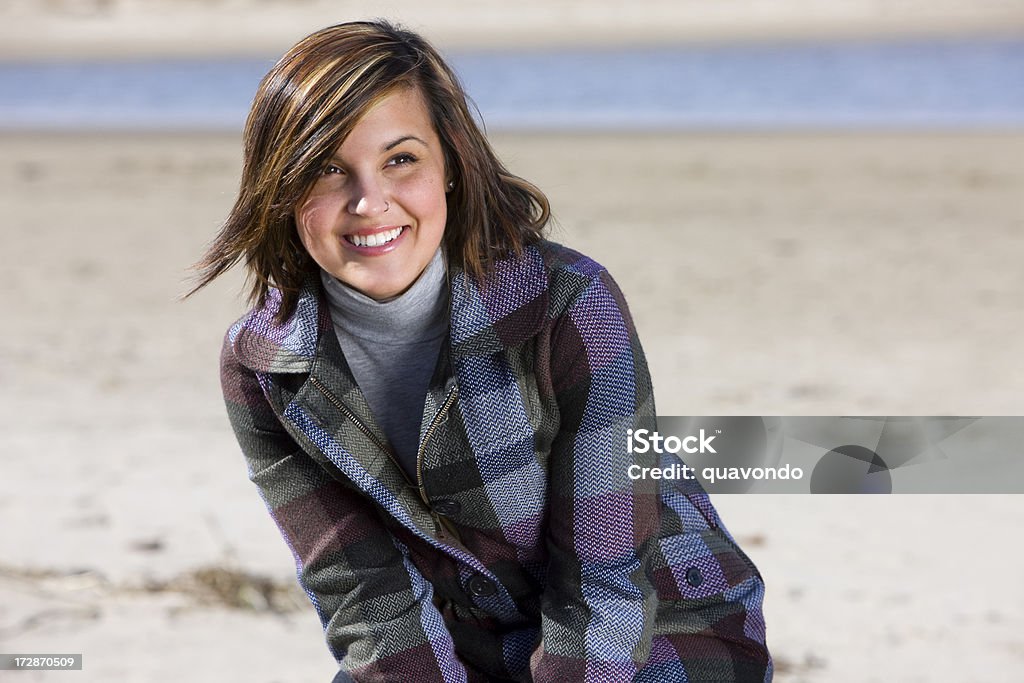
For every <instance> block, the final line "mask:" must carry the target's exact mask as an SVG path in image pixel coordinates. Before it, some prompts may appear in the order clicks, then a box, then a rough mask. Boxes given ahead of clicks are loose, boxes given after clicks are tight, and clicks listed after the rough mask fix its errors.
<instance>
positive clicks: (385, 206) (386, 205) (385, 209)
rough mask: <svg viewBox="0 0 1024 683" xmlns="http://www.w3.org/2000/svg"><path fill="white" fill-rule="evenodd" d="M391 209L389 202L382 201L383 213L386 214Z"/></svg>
mask: <svg viewBox="0 0 1024 683" xmlns="http://www.w3.org/2000/svg"><path fill="white" fill-rule="evenodd" d="M390 209H391V202H389V201H388V200H386V199H385V200H384V213H387V212H388V211H389V210H390Z"/></svg>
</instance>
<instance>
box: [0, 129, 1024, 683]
mask: <svg viewBox="0 0 1024 683" xmlns="http://www.w3.org/2000/svg"><path fill="white" fill-rule="evenodd" d="M495 144H496V147H497V148H498V150H499V152H500V153H501V155H502V156H503V158H504V159H505V160H506V161H507V163H508V164H509V166H511V168H512V169H513V170H515V171H516V172H518V173H520V174H522V175H523V176H525V177H528V178H530V179H532V180H534V181H536V182H537V183H538V184H539V185H540V186H541V187H543V188H544V189H545V190H546V191H547V192H548V193H549V195H550V197H551V200H552V203H553V205H554V207H555V212H556V215H557V218H558V225H557V227H556V230H555V231H554V233H553V236H554V237H555V238H556V239H558V240H560V241H563V242H566V243H568V244H570V245H572V246H575V247H577V248H579V249H581V250H582V251H584V252H586V253H588V254H590V255H591V256H593V257H594V258H596V259H597V260H599V261H601V262H603V263H605V264H606V265H607V266H608V267H609V269H610V270H611V272H612V274H613V275H614V276H615V277H616V279H617V280H618V281H619V282H620V284H621V285H622V287H623V289H624V291H625V293H626V295H627V297H628V300H629V302H630V305H631V308H632V311H633V314H634V316H635V318H636V323H637V327H638V329H639V331H640V334H641V337H642V339H643V341H644V344H645V347H646V349H647V352H648V355H649V360H650V365H651V369H652V373H653V377H654V382H655V389H656V395H657V400H658V405H659V412H660V413H661V414H824V415H831V414H836V415H839V414H883V415H885V414H980V415H998V414H1021V413H1022V403H1024V400H1022V398H1021V397H1022V396H1024V371H1022V366H1021V364H1020V362H1019V357H1018V356H1019V354H1018V349H1019V340H1020V338H1021V333H1022V331H1024V304H1022V297H1021V296H1020V292H1021V291H1022V289H1024V271H1022V269H1021V268H1020V261H1021V256H1022V255H1024V201H1022V199H1021V193H1020V188H1021V187H1022V186H1024V134H1020V133H1005V134H996V133H992V134H984V135H982V134H978V135H952V134H930V135H924V134H921V135H908V134H896V133H890V134H884V133H877V134H853V133H850V134H845V135H823V134H818V135H812V134H804V135H796V134H793V135H767V134H765V135H753V134H750V135H682V134H649V135H629V136H627V135H618V136H599V135H586V136H583V135H581V136H567V135H559V136H554V135H547V136H546V135H503V136H500V137H497V138H496V139H495ZM0 151H2V153H0V206H3V207H4V225H3V233H2V234H3V249H2V251H0V277H2V280H3V282H4V283H5V286H6V291H7V297H6V311H5V312H6V315H5V319H6V323H5V325H4V330H5V333H4V335H3V337H2V341H0V386H2V387H3V391H2V392H0V402H2V404H0V459H2V476H0V519H2V520H3V523H2V524H0V548H2V549H3V551H2V555H0V652H83V653H84V654H85V663H86V665H85V670H84V671H83V672H81V673H79V674H73V675H72V674H67V673H27V672H21V673H18V674H5V673H3V672H0V680H9V679H10V680H14V679H16V680H18V681H60V680H67V679H69V678H71V677H72V676H74V678H75V680H76V681H115V680H125V681H152V682H154V683H163V682H167V683H170V682H171V681H174V682H179V681H182V680H189V681H211V682H213V681H218V682H220V681H234V680H246V681H254V682H255V681H267V682H270V681H282V682H284V681H289V682H290V681H318V680H319V681H326V680H330V676H331V675H332V674H333V670H334V664H333V661H332V660H331V658H330V656H329V654H328V652H327V650H326V647H325V646H324V645H323V642H322V636H321V632H320V627H319V623H318V622H317V619H316V617H315V614H314V612H313V610H312V609H311V608H310V607H309V605H308V603H306V602H305V598H304V596H302V595H301V593H299V592H298V591H297V589H295V587H294V575H293V571H294V567H293V564H292V559H291V556H290V554H289V552H288V550H287V549H286V547H285V545H284V544H283V542H282V541H281V540H280V537H279V535H278V533H277V530H276V529H275V528H274V526H273V524H272V522H271V521H270V518H269V516H268V515H267V514H266V511H265V510H264V508H263V504H262V502H261V501H260V499H259V497H258V495H257V492H256V490H255V488H254V487H253V486H252V485H251V484H250V483H249V482H248V481H247V480H246V476H245V467H244V463H243V460H242V457H241V455H240V454H239V452H238V448H237V445H236V444H235V442H234V439H233V436H232V434H231V432H230V429H229V427H228V424H227V421H226V417H225V414H224V410H223V406H222V403H221V398H220V394H219V387H218V381H217V370H216V366H217V355H218V351H219V346H220V339H221V335H222V334H223V331H224V329H225V328H226V326H227V325H228V324H229V323H230V322H231V321H232V320H233V319H234V318H236V317H237V316H238V315H239V314H240V313H241V312H242V309H243V302H242V301H241V300H240V299H239V297H238V296H237V294H238V292H239V289H240V285H241V278H240V276H239V274H238V273H233V274H231V275H229V276H228V277H226V278H225V279H224V280H223V281H220V282H218V283H216V284H215V285H213V286H212V287H210V288H209V289H207V290H205V291H203V292H201V293H199V294H198V295H196V296H195V297H194V298H192V299H190V300H189V301H187V302H185V303H182V302H179V301H178V300H177V297H178V295H180V294H181V293H182V292H183V291H184V290H185V284H184V278H185V276H186V268H187V267H188V265H189V264H190V263H191V262H192V261H194V260H195V259H196V258H197V257H198V255H199V254H200V252H201V251H202V248H203V245H204V243H205V242H206V241H207V240H209V239H210V238H211V236H212V234H213V232H214V231H215V229H216V227H217V225H218V222H219V221H220V220H221V219H222V218H223V217H224V215H225V214H226V212H227V210H228V208H229V206H230V204H231V202H232V199H233V193H234V191H235V189H236V187H237V182H238V174H239V163H240V152H239V140H238V139H237V137H234V136H212V135H211V136H199V135H189V136H185V135H181V136H157V135H154V136H121V137H103V136H87V135H71V134H68V135H53V136H45V137H44V136H12V135H8V136H4V137H0ZM715 502H716V504H717V505H718V506H719V508H720V510H721V512H722V514H723V516H724V517H725V519H726V522H727V523H728V524H729V526H730V529H731V530H732V531H733V532H734V534H736V535H737V536H738V537H739V538H740V540H741V542H742V543H743V544H744V545H745V546H746V548H747V550H748V551H749V554H750V555H751V556H752V557H753V558H754V560H755V562H757V564H758V565H759V566H760V568H761V570H762V573H763V574H764V576H765V579H766V582H767V585H768V597H767V599H766V603H765V604H766V611H767V618H768V627H769V644H770V646H771V648H772V650H773V653H774V655H775V657H776V658H777V661H778V665H779V675H778V677H777V680H779V681H808V682H815V683H817V682H824V681H828V682H829V683H837V682H838V683H844V682H847V681H849V682H853V681H929V682H932V681H950V682H952V681H964V680H972V681H1008V680H1013V679H1014V678H1015V677H1016V675H1017V672H1019V670H1020V667H1021V665H1022V664H1024V636H1022V635H1021V634H1022V633H1024V587H1022V584H1021V582H1020V581H1019V580H1017V577H1018V576H1019V575H1020V572H1021V569H1022V565H1024V562H1022V559H1021V554H1020V551H1019V549H1018V548H1016V545H1015V544H1014V543H1013V542H1012V541H1010V540H1009V539H1010V538H1011V537H1014V536H1015V535H1016V534H1015V532H1016V531H1017V527H1019V525H1020V521H1021V520H1022V519H1024V514H1022V513H1024V498H1022V497H1019V496H1017V497H1014V496H973V497H967V496H963V497H958V496H898V497H870V498H868V497H862V498H851V497H810V496H805V497H779V496H776V497H771V496H719V497H717V498H716V500H715Z"/></svg>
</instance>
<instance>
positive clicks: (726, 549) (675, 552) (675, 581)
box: [651, 527, 760, 600]
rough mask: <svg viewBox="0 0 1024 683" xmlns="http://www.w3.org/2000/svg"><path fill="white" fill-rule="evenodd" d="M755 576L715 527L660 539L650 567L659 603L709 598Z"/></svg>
mask: <svg viewBox="0 0 1024 683" xmlns="http://www.w3.org/2000/svg"><path fill="white" fill-rule="evenodd" d="M754 576H758V577H759V576H760V575H759V574H758V571H757V568H756V567H755V566H754V565H753V563H752V562H751V561H750V560H749V558H747V556H746V555H745V554H744V553H743V552H742V551H741V550H740V549H739V548H738V547H737V546H736V544H735V542H733V540H732V539H731V538H729V537H728V536H727V535H726V533H725V532H724V531H723V530H722V529H720V528H717V527H716V528H711V529H707V530H702V531H692V532H688V533H683V534H676V535H674V536H667V537H665V538H662V539H660V540H659V541H658V552H657V553H655V557H654V562H653V565H652V567H651V579H652V582H653V584H654V586H655V590H656V592H657V594H658V599H659V600H699V599H702V598H710V597H712V596H715V595H718V594H721V593H724V592H725V591H727V590H729V589H730V588H732V587H734V586H737V585H739V584H741V583H743V582H744V581H746V580H748V579H750V578H751V577H754Z"/></svg>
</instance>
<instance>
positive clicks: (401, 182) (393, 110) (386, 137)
mask: <svg viewBox="0 0 1024 683" xmlns="http://www.w3.org/2000/svg"><path fill="white" fill-rule="evenodd" d="M444 166H445V165H444V152H443V150H442V148H441V141H440V139H439V138H438V135H437V132H436V131H435V130H434V126H433V124H432V123H431V120H430V114H429V113H428V112H427V107H426V103H425V102H424V100H423V96H422V94H421V93H420V91H419V89H418V88H404V89H402V90H399V91H396V92H395V93H393V94H391V95H389V96H387V97H385V98H384V99H383V100H381V101H380V102H379V103H378V104H377V105H376V106H374V107H373V108H372V109H370V110H369V111H368V112H367V113H366V114H364V115H363V117H362V118H361V119H359V120H358V121H357V122H356V125H355V127H354V128H353V129H352V132H351V133H349V135H348V137H346V138H345V140H344V141H343V142H342V143H341V146H340V147H339V148H338V149H337V150H336V151H335V153H334V156H333V157H332V159H331V160H330V162H329V163H328V165H327V166H326V167H325V168H324V169H323V171H322V172H321V174H320V176H319V177H318V178H317V180H316V182H315V183H314V184H313V187H312V188H311V189H310V191H309V192H308V193H307V195H306V197H305V198H304V199H303V201H301V202H300V203H299V206H298V207H297V208H296V209H295V223H296V225H297V226H298V232H299V239H300V240H301V241H302V245H303V246H304V247H305V248H306V251H308V252H309V255H310V256H312V257H313V260H314V261H316V262H317V263H318V264H319V265H320V267H321V268H323V269H324V270H326V271H327V272H328V273H330V274H331V275H333V276H334V277H335V278H337V279H338V280H340V281H342V282H344V283H345V284H347V285H348V286H350V287H353V288H354V289H357V290H359V291H360V292H362V293H363V294H365V295H367V296H369V297H372V298H374V299H377V300H378V301H383V300H386V299H390V298H392V297H396V296H398V295H399V294H401V293H402V292H404V291H405V290H406V289H408V288H409V286H410V285H412V283H413V282H415V281H416V278H418V277H419V276H420V273H422V272H423V269H424V268H426V266H427V264H428V263H429V262H430V260H431V258H433V256H434V252H436V251H437V247H438V245H440V244H441V237H442V236H443V235H444V226H445V221H446V220H447V218H448V207H447V203H446V201H445V182H446V179H445V167H444Z"/></svg>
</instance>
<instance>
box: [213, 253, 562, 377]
mask: <svg viewBox="0 0 1024 683" xmlns="http://www.w3.org/2000/svg"><path fill="white" fill-rule="evenodd" d="M548 286H549V283H548V268H547V265H546V264H545V259H544V256H543V254H542V250H541V248H539V247H538V246H527V247H526V248H524V250H523V253H522V254H521V255H520V256H518V257H509V258H506V259H503V260H500V261H498V262H497V263H496V264H495V266H494V268H493V269H492V271H491V273H490V274H489V275H488V276H487V278H486V279H485V280H484V282H483V283H482V286H481V285H478V284H477V283H476V282H474V281H473V280H472V278H470V277H468V276H467V275H466V273H465V272H463V271H462V270H459V269H453V270H452V272H451V277H450V278H449V287H450V292H451V296H450V301H451V311H450V316H449V317H450V344H451V352H452V356H453V357H455V358H458V357H461V356H479V355H490V354H493V353H497V352H498V351H501V350H503V349H505V348H510V347H512V346H516V345H518V344H520V343H522V342H524V341H526V340H527V339H529V338H531V337H532V336H534V335H535V334H536V333H537V331H538V330H539V329H540V327H541V326H542V325H543V324H544V322H545V319H546V318H547V315H548V307H549V301H548ZM280 305H281V295H280V292H278V291H277V290H276V289H271V290H270V292H269V293H268V295H267V301H266V303H265V304H264V306H262V307H260V308H258V309H253V310H252V311H250V312H249V313H248V314H247V315H246V316H244V317H243V318H242V319H241V320H239V321H238V322H236V323H235V324H234V325H233V326H232V327H231V329H230V330H229V331H228V336H229V339H230V342H231V344H232V348H233V349H234V351H235V354H236V357H237V358H238V359H239V360H240V361H241V362H242V363H243V364H244V365H245V366H246V367H248V368H250V369H252V370H256V371H257V372H270V373H308V372H310V370H311V368H312V366H313V361H314V359H315V358H316V355H317V343H318V340H319V339H320V336H321V335H322V334H324V333H325V332H326V331H330V330H331V320H330V314H329V312H328V308H327V303H326V301H324V298H323V292H322V289H321V285H320V283H319V282H318V280H317V279H316V278H310V279H309V280H307V282H306V284H305V285H304V286H303V288H302V291H301V292H300V294H299V299H298V305H297V306H296V308H295V313H294V314H293V315H292V316H291V317H290V318H289V319H288V320H286V321H285V322H284V323H278V322H277V321H276V319H275V316H276V315H277V311H278V309H279V308H280Z"/></svg>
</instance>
